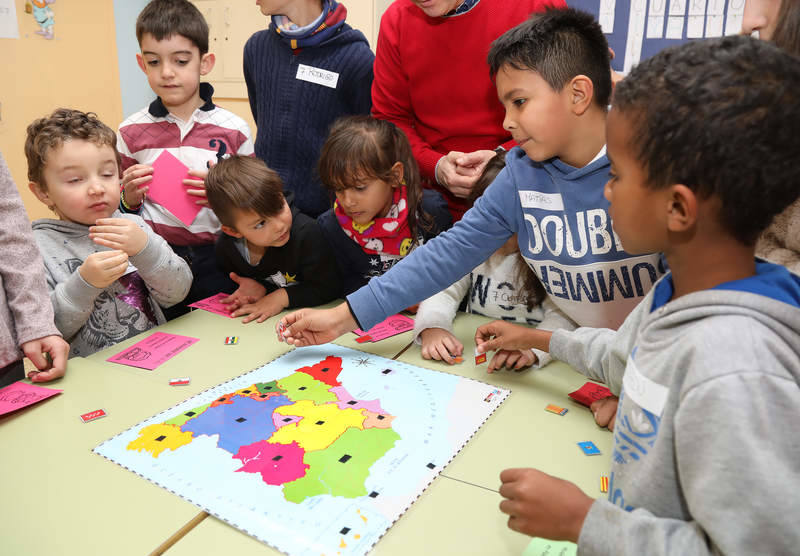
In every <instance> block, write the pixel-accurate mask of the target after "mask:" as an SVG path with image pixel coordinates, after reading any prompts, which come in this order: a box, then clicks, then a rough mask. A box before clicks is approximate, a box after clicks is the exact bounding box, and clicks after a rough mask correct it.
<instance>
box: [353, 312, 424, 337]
mask: <svg viewBox="0 0 800 556" xmlns="http://www.w3.org/2000/svg"><path fill="white" fill-rule="evenodd" d="M413 329H414V319H412V318H411V317H407V316H405V315H392V316H391V317H389V318H388V319H386V320H385V321H383V322H379V323H378V324H376V325H375V326H373V327H372V328H370V329H369V330H367V331H366V332H364V331H363V330H361V329H360V328H356V329H355V330H353V332H355V333H356V335H358V336H363V335H364V334H368V335H369V336H370V337H371V338H372V341H373V342H379V341H381V340H385V339H386V338H390V337H392V336H394V335H396V334H402V333H403V332H408V331H409V330H413Z"/></svg>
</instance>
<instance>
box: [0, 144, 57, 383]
mask: <svg viewBox="0 0 800 556" xmlns="http://www.w3.org/2000/svg"><path fill="white" fill-rule="evenodd" d="M0 216H2V218H3V225H2V226H0V245H2V249H0V388H2V387H4V386H8V385H9V384H11V383H13V382H16V381H18V380H20V379H22V378H24V377H25V370H24V368H23V363H22V354H23V353H24V354H25V356H26V357H27V358H28V359H30V360H31V361H32V362H33V364H34V365H35V366H36V368H37V369H38V371H31V372H30V373H29V374H28V378H30V379H31V381H32V382H45V381H48V380H53V379H55V378H58V377H61V376H63V375H64V372H65V371H66V370H67V354H68V353H69V344H67V343H66V342H65V341H64V339H63V338H62V337H61V334H59V332H58V330H57V329H56V327H55V325H54V324H53V306H52V305H50V304H49V303H42V299H44V298H45V297H46V296H47V285H46V283H45V281H44V267H43V266H42V257H41V256H40V255H39V250H38V249H37V248H36V242H35V241H34V239H33V235H32V234H31V225H30V222H29V221H28V215H27V214H26V213H25V207H23V205H22V200H21V199H20V197H19V191H17V186H16V185H15V184H14V181H13V180H12V179H11V173H10V172H9V171H8V166H6V161H5V159H4V158H3V155H2V153H0ZM23 260H24V261H25V264H20V262H21V261H23ZM43 353H46V354H48V356H49V360H48V359H46V358H45V357H44V356H43V355H42V354H43Z"/></svg>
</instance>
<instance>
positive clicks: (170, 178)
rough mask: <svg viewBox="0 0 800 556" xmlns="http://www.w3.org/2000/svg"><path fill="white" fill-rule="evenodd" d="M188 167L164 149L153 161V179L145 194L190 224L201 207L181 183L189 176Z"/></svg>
mask: <svg viewBox="0 0 800 556" xmlns="http://www.w3.org/2000/svg"><path fill="white" fill-rule="evenodd" d="M190 177H191V176H189V168H188V167H187V166H186V165H185V164H184V163H183V162H181V161H180V160H178V159H177V158H175V156H173V155H171V154H170V153H169V152H167V151H164V152H163V153H161V155H160V156H159V157H158V158H156V160H155V162H153V180H152V181H151V182H150V189H149V191H148V192H147V195H148V196H149V197H150V200H151V201H154V202H156V203H158V204H159V205H161V206H162V207H164V208H166V209H167V210H169V211H170V212H171V213H172V214H174V215H175V217H176V218H177V219H178V220H180V221H181V222H183V223H184V224H186V225H187V226H188V225H190V224H191V223H192V222H193V221H194V217H195V216H197V213H198V212H200V209H201V208H202V207H201V206H200V205H198V204H197V200H198V197H192V196H191V195H189V194H188V193H186V189H187V188H186V186H185V185H183V180H184V179H185V178H190Z"/></svg>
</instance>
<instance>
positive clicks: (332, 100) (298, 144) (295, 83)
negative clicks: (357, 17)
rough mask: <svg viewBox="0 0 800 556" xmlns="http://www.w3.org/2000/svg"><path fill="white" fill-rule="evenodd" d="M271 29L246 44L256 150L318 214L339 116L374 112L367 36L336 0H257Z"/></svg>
mask: <svg viewBox="0 0 800 556" xmlns="http://www.w3.org/2000/svg"><path fill="white" fill-rule="evenodd" d="M256 3H257V4H258V5H259V7H260V9H261V13H263V14H264V15H272V23H271V24H270V26H269V29H266V30H264V31H259V32H258V33H255V34H254V35H253V36H252V37H250V39H249V40H248V41H247V44H245V47H244V78H245V82H246V83H247V96H248V97H249V98H250V109H251V110H252V112H253V119H254V120H255V121H256V124H257V128H258V134H257V136H256V156H258V158H260V159H261V160H263V161H264V162H265V163H266V164H267V166H269V167H270V168H272V169H274V170H275V171H276V172H278V174H279V175H280V176H281V179H282V180H283V183H284V184H285V185H286V189H287V191H291V192H293V193H294V199H295V204H296V205H297V207H298V208H299V209H300V212H302V213H304V214H307V215H309V216H313V217H317V216H319V215H320V214H321V213H323V212H325V211H326V210H327V209H328V207H330V199H329V198H328V196H327V195H326V193H325V190H324V188H323V187H322V185H321V184H320V181H319V178H318V177H317V176H316V175H315V172H314V167H315V165H316V163H317V160H318V159H319V152H320V148H321V147H322V143H323V142H324V141H325V137H326V136H327V134H328V129H329V128H330V127H331V124H332V123H333V121H334V120H335V119H336V118H338V117H339V116H343V115H347V114H369V111H370V107H371V105H372V102H371V100H370V87H371V86H372V61H373V60H374V58H375V56H374V55H373V54H372V51H371V50H370V48H369V44H368V43H367V39H366V38H365V37H364V35H363V34H362V33H361V31H357V30H355V29H353V28H351V27H350V25H348V24H347V23H345V18H346V17H347V9H346V8H345V7H344V5H343V4H339V3H338V2H336V1H335V0H258V1H257V2H256Z"/></svg>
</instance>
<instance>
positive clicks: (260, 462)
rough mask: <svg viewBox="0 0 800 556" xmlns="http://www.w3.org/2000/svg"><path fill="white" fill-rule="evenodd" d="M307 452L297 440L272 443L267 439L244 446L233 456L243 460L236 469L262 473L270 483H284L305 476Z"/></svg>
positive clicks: (262, 476) (263, 477)
mask: <svg viewBox="0 0 800 556" xmlns="http://www.w3.org/2000/svg"><path fill="white" fill-rule="evenodd" d="M304 455H305V452H303V449H302V448H301V447H300V446H298V445H297V443H296V442H292V443H291V444H271V443H269V442H267V441H266V440H261V441H259V442H254V443H253V444H248V445H247V446H242V447H241V448H239V451H238V452H237V453H236V455H235V456H233V457H234V458H236V459H240V460H242V463H243V464H244V465H242V467H240V468H239V469H237V470H236V471H243V472H245V473H260V474H261V478H262V479H263V480H264V482H265V483H267V484H268V485H282V484H283V483H288V482H291V481H294V480H297V479H299V478H300V477H303V476H304V475H305V474H306V469H308V465H307V464H305V463H303V456H304Z"/></svg>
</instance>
